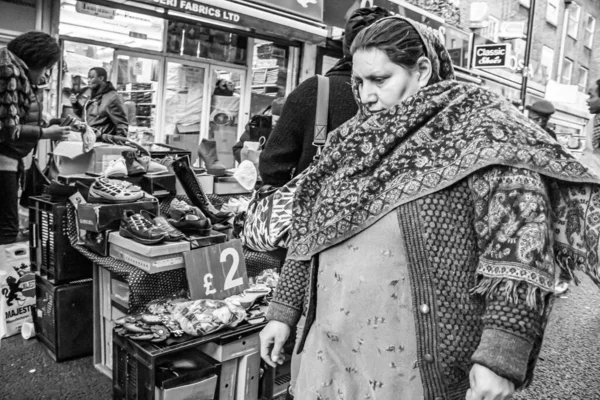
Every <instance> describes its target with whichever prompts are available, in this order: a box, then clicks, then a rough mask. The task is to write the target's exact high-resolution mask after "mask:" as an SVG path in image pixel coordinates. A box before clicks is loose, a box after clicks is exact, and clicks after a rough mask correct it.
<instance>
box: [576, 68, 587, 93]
mask: <svg viewBox="0 0 600 400" xmlns="http://www.w3.org/2000/svg"><path fill="white" fill-rule="evenodd" d="M582 72H585V81H584V82H583V85H582V84H581V76H582ZM589 77H590V70H589V69H588V68H586V67H583V66H579V74H578V76H577V89H578V90H579V91H580V92H583V93H586V91H587V85H588V79H589Z"/></svg>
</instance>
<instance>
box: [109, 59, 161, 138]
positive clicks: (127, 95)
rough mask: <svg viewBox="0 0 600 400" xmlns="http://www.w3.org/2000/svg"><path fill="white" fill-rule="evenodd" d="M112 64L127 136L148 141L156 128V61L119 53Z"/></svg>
mask: <svg viewBox="0 0 600 400" xmlns="http://www.w3.org/2000/svg"><path fill="white" fill-rule="evenodd" d="M116 68H117V74H116V75H117V80H116V82H115V86H116V88H117V92H118V93H119V94H120V95H121V96H122V98H123V101H124V104H125V109H126V110H127V111H128V113H127V119H128V122H129V137H130V138H131V139H134V140H136V141H142V142H150V143H152V142H154V139H155V138H154V133H155V130H156V118H157V115H156V112H157V108H156V106H157V104H158V80H159V76H160V63H159V61H158V60H155V59H151V58H145V57H138V56H133V55H127V54H119V55H117V65H116ZM129 110H131V111H129Z"/></svg>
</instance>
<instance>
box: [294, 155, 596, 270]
mask: <svg viewBox="0 0 600 400" xmlns="http://www.w3.org/2000/svg"><path fill="white" fill-rule="evenodd" d="M574 164H578V165H580V166H581V164H579V163H577V162H576V161H575V162H574ZM494 165H498V166H506V167H514V168H524V169H528V170H530V171H533V172H537V173H539V174H542V175H545V176H548V177H550V178H555V179H559V180H564V181H567V178H568V182H573V183H592V184H594V183H596V184H600V180H598V179H597V178H594V177H593V176H591V175H590V177H583V176H581V175H579V176H569V177H566V176H565V175H560V174H559V173H553V172H552V171H548V170H545V169H542V168H533V167H531V166H530V165H527V164H524V163H510V162H505V161H503V160H501V159H496V160H488V161H486V162H483V163H481V164H479V165H474V166H472V167H470V168H468V169H466V170H465V171H463V173H461V174H460V175H457V176H455V177H454V178H453V179H449V180H447V181H446V182H445V183H443V184H439V185H437V186H435V187H433V188H429V189H426V190H423V191H421V192H419V193H415V194H413V195H411V196H406V197H398V196H393V193H392V192H397V191H405V190H402V189H400V187H399V186H395V187H392V188H390V189H388V190H386V191H385V192H383V193H382V195H380V196H379V198H378V199H376V200H374V201H373V202H372V203H371V204H369V205H365V206H362V207H359V208H356V209H354V210H349V211H346V212H343V213H341V214H339V215H338V216H337V217H334V218H333V219H331V222H329V223H327V224H325V226H324V227H323V231H325V232H326V233H327V232H329V233H334V232H332V229H331V228H333V230H334V231H337V232H341V231H342V230H341V229H335V228H336V226H337V225H338V223H340V222H342V221H344V220H346V221H349V220H354V219H355V216H360V214H363V213H368V212H369V211H368V210H367V209H368V208H370V207H372V205H373V204H375V203H377V201H379V202H383V201H385V198H387V197H389V196H393V197H396V201H394V202H393V203H391V204H389V205H387V206H383V207H381V208H380V209H383V211H381V212H379V213H378V214H377V215H374V216H372V217H371V218H369V219H367V220H366V221H364V222H363V223H362V224H361V226H360V227H358V228H355V229H352V230H351V231H347V232H344V233H342V234H341V235H339V236H337V237H335V238H333V237H332V236H331V235H329V234H328V235H327V236H328V237H329V238H330V241H328V242H327V243H318V240H317V239H315V236H317V235H318V234H319V232H315V233H311V234H308V235H306V236H305V238H306V240H305V241H304V242H300V243H296V242H292V243H290V248H289V250H288V255H287V257H288V258H290V259H292V260H298V261H308V260H310V259H311V258H312V257H313V255H315V254H318V253H320V252H322V251H324V250H326V249H328V248H329V247H332V246H335V245H336V244H339V243H341V242H343V241H344V240H346V239H349V238H351V237H352V236H354V235H357V234H358V233H360V232H362V231H363V230H365V229H367V228H369V227H370V226H371V225H373V224H374V223H375V222H377V221H379V220H380V219H381V218H383V217H384V216H385V215H386V214H387V213H389V212H391V211H393V210H394V209H395V208H396V207H398V206H401V205H403V204H405V203H408V202H411V201H414V200H417V199H419V198H421V197H424V196H427V195H429V194H432V193H435V192H438V191H440V190H443V189H446V188H447V187H450V186H452V185H453V184H455V183H456V182H458V181H460V180H462V179H466V178H468V177H469V175H471V174H473V173H475V172H477V171H479V170H481V169H484V168H487V167H491V166H494ZM584 168H585V167H584ZM412 183H413V184H417V185H419V184H420V183H419V181H418V180H417V179H413V180H412ZM409 185H410V184H403V186H404V187H407V186H409ZM350 224H351V223H348V225H350ZM307 242H310V243H307ZM305 243H306V244H305Z"/></svg>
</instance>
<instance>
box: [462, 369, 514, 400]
mask: <svg viewBox="0 0 600 400" xmlns="http://www.w3.org/2000/svg"><path fill="white" fill-rule="evenodd" d="M469 382H470V384H471V388H470V389H469V390H468V391H467V397H466V400H509V399H512V396H513V393H514V392H515V385H514V383H512V382H511V381H509V380H508V379H505V378H503V377H501V376H499V375H496V374H495V373H494V372H493V371H492V370H490V369H488V368H486V367H484V366H483V365H479V364H474V365H473V367H472V368H471V372H470V373H469Z"/></svg>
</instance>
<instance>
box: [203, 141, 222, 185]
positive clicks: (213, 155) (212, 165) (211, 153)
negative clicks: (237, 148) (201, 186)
mask: <svg viewBox="0 0 600 400" xmlns="http://www.w3.org/2000/svg"><path fill="white" fill-rule="evenodd" d="M198 156H199V157H200V158H201V159H202V161H204V166H205V167H206V172H208V173H209V174H211V175H214V176H225V170H226V169H227V168H226V167H225V166H224V165H223V164H221V163H220V162H219V157H218V156H217V142H216V141H214V140H209V139H202V141H201V142H200V145H198Z"/></svg>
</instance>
